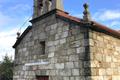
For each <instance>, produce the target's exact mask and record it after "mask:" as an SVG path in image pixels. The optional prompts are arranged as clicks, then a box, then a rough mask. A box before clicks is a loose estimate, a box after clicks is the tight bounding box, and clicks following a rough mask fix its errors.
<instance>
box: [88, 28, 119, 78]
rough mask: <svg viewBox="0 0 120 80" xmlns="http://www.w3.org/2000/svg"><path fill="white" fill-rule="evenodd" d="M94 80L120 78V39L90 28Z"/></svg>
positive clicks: (92, 75)
mask: <svg viewBox="0 0 120 80" xmlns="http://www.w3.org/2000/svg"><path fill="white" fill-rule="evenodd" d="M89 37H90V39H89V41H90V58H91V61H90V64H91V79H92V80H120V39H118V38H115V37H113V36H110V35H106V34H104V33H100V32H96V31H92V30H90V32H89Z"/></svg>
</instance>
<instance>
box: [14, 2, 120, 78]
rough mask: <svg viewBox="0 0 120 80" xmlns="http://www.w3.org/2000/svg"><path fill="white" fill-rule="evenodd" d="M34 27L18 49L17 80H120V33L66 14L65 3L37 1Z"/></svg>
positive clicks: (87, 18) (21, 37) (87, 16)
mask: <svg viewBox="0 0 120 80" xmlns="http://www.w3.org/2000/svg"><path fill="white" fill-rule="evenodd" d="M30 22H31V23H32V26H28V27H27V29H26V30H25V31H24V32H23V33H22V34H21V35H19V34H18V37H17V40H16V42H15V44H14V45H13V48H14V49H15V62H14V76H13V80H120V33H119V32H118V31H116V30H112V29H110V28H108V27H106V26H104V25H101V24H99V23H97V22H95V21H93V20H92V19H91V16H90V13H89V9H88V4H84V12H83V18H81V19H80V18H77V17H74V16H70V15H69V13H67V12H65V11H64V10H63V4H62V0H34V14H33V18H32V20H31V21H30Z"/></svg>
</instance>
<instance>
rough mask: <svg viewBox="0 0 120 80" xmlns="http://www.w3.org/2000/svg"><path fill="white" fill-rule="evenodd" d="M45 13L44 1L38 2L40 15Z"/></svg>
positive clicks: (39, 0)
mask: <svg viewBox="0 0 120 80" xmlns="http://www.w3.org/2000/svg"><path fill="white" fill-rule="evenodd" d="M42 12H43V0H38V15H41V14H42Z"/></svg>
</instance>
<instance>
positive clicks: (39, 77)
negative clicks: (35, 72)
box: [37, 76, 49, 80]
mask: <svg viewBox="0 0 120 80" xmlns="http://www.w3.org/2000/svg"><path fill="white" fill-rule="evenodd" d="M37 80H49V77H48V76H37Z"/></svg>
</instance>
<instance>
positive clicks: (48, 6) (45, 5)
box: [33, 0, 63, 18]
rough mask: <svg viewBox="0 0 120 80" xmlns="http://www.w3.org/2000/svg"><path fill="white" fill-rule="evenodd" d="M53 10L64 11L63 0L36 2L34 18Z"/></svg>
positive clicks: (35, 0) (37, 0) (36, 0)
mask: <svg viewBox="0 0 120 80" xmlns="http://www.w3.org/2000/svg"><path fill="white" fill-rule="evenodd" d="M53 9H59V10H63V2H62V0H34V10H33V12H34V13H33V18H36V17H38V16H41V15H43V14H45V13H47V12H49V11H51V10H53Z"/></svg>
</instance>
